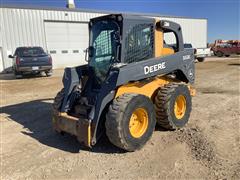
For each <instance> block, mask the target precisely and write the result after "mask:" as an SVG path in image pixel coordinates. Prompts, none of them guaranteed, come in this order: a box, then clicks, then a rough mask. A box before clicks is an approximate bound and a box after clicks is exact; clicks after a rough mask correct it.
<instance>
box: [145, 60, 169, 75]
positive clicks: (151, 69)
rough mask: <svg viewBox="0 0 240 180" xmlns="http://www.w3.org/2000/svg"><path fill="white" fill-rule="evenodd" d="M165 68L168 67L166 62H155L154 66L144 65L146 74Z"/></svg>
mask: <svg viewBox="0 0 240 180" xmlns="http://www.w3.org/2000/svg"><path fill="white" fill-rule="evenodd" d="M165 68H166V63H165V62H162V63H159V64H155V65H152V66H145V67H144V74H149V73H153V72H156V71H158V70H160V69H165Z"/></svg>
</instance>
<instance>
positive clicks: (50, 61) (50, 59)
mask: <svg viewBox="0 0 240 180" xmlns="http://www.w3.org/2000/svg"><path fill="white" fill-rule="evenodd" d="M48 62H49V63H50V64H52V57H51V56H49V57H48Z"/></svg>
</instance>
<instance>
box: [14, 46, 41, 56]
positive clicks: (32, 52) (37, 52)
mask: <svg viewBox="0 0 240 180" xmlns="http://www.w3.org/2000/svg"><path fill="white" fill-rule="evenodd" d="M16 55H17V56H20V57H33V56H46V53H45V52H44V50H43V49H42V48H41V47H21V48H17V50H16Z"/></svg>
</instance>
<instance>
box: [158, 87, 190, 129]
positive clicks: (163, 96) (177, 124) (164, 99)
mask: <svg viewBox="0 0 240 180" xmlns="http://www.w3.org/2000/svg"><path fill="white" fill-rule="evenodd" d="M180 95H182V96H183V97H184V98H185V105H186V106H185V107H186V109H185V111H184V114H183V117H181V118H180V119H179V118H177V117H176V114H175V112H174V105H175V101H176V99H177V97H179V96H180ZM154 103H155V104H154V106H155V110H156V119H157V124H158V125H159V126H161V127H163V128H165V129H168V130H174V129H176V128H181V127H183V126H184V125H185V124H186V123H187V122H188V120H189V117H190V112H191V110H192V100H191V95H190V92H189V89H188V87H187V86H186V85H184V84H177V83H169V84H167V85H165V86H164V87H162V88H160V89H159V91H158V93H157V95H156V97H155V101H154Z"/></svg>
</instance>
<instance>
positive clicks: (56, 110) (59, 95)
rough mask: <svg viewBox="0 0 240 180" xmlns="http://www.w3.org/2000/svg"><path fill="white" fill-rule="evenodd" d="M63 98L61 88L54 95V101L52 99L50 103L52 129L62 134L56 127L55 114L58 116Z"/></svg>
mask: <svg viewBox="0 0 240 180" xmlns="http://www.w3.org/2000/svg"><path fill="white" fill-rule="evenodd" d="M63 99H64V89H62V90H61V91H59V92H58V93H57V95H56V97H55V98H54V101H53V104H52V111H53V112H52V113H53V118H52V125H53V129H54V130H55V131H56V132H58V133H61V134H63V132H62V131H61V130H60V129H59V128H58V126H57V123H56V121H57V118H56V117H57V116H58V113H59V112H60V110H61V107H62V102H63Z"/></svg>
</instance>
